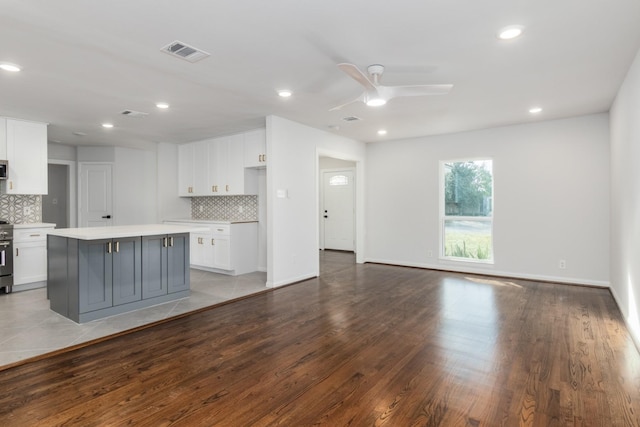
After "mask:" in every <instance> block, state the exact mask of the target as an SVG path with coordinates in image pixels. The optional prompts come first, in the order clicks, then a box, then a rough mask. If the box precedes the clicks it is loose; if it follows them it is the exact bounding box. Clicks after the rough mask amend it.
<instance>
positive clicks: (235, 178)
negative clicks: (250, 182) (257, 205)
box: [225, 134, 249, 194]
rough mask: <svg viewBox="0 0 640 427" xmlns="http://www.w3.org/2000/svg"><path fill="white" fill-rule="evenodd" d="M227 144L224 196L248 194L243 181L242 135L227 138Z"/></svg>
mask: <svg viewBox="0 0 640 427" xmlns="http://www.w3.org/2000/svg"><path fill="white" fill-rule="evenodd" d="M228 144H229V145H228V149H227V182H226V184H225V191H226V194H249V193H247V192H246V191H245V190H246V189H245V180H244V135H243V134H239V135H233V136H231V137H229V142H228Z"/></svg>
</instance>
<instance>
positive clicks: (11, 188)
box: [9, 181, 13, 190]
mask: <svg viewBox="0 0 640 427" xmlns="http://www.w3.org/2000/svg"><path fill="white" fill-rule="evenodd" d="M9 190H13V181H9Z"/></svg>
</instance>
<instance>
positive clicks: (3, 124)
mask: <svg viewBox="0 0 640 427" xmlns="http://www.w3.org/2000/svg"><path fill="white" fill-rule="evenodd" d="M0 160H7V119H5V118H4V117H0Z"/></svg>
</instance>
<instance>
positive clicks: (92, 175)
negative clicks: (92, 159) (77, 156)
mask: <svg viewBox="0 0 640 427" xmlns="http://www.w3.org/2000/svg"><path fill="white" fill-rule="evenodd" d="M112 169H113V165H111V164H110V163H96V164H88V163H84V164H81V165H80V215H79V216H80V221H79V222H80V227H107V226H111V225H113V218H112V216H113V195H112V185H113V182H112V173H113V172H112Z"/></svg>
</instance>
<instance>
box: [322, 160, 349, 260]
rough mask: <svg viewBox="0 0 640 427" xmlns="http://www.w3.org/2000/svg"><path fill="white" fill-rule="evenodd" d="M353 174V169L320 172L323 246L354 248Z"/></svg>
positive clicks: (328, 247) (329, 247) (340, 248)
mask: <svg viewBox="0 0 640 427" xmlns="http://www.w3.org/2000/svg"><path fill="white" fill-rule="evenodd" d="M353 177H354V172H353V170H339V171H325V172H323V173H322V208H321V209H322V212H321V220H322V221H323V225H324V227H323V229H324V249H337V250H342V251H353V250H354V249H355V243H354V240H355V239H354V235H355V233H354V229H355V227H354V223H355V208H354V203H355V201H354V189H355V185H354V182H353Z"/></svg>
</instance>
